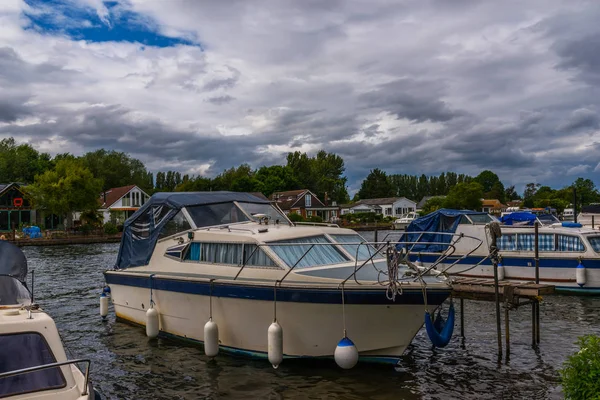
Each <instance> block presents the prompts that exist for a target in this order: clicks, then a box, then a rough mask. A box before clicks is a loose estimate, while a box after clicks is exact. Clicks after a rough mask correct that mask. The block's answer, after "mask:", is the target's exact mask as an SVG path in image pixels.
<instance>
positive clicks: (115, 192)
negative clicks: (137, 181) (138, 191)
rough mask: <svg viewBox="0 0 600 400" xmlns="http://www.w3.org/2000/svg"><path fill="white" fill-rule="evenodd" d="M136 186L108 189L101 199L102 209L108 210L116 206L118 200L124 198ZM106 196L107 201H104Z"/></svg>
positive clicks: (101, 195)
mask: <svg viewBox="0 0 600 400" xmlns="http://www.w3.org/2000/svg"><path fill="white" fill-rule="evenodd" d="M134 187H135V185H129V186H121V187H118V188H112V189H108V190H107V191H106V192H104V193H102V194H100V198H99V199H98V202H99V203H100V208H108V207H110V206H112V205H113V204H115V202H116V201H117V200H119V199H120V198H121V197H123V196H124V195H125V194H127V192H129V191H130V190H131V189H133V188H134ZM105 196H106V201H105V200H104V199H105Z"/></svg>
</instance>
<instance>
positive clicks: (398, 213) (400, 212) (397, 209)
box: [396, 207, 402, 215]
mask: <svg viewBox="0 0 600 400" xmlns="http://www.w3.org/2000/svg"><path fill="white" fill-rule="evenodd" d="M400 214H402V209H401V208H400V207H398V208H396V215H400Z"/></svg>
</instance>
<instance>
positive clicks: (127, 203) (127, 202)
mask: <svg viewBox="0 0 600 400" xmlns="http://www.w3.org/2000/svg"><path fill="white" fill-rule="evenodd" d="M130 195H131V193H127V194H126V195H125V196H123V200H122V201H121V203H122V204H123V207H129V206H130V205H131V199H130V197H129V196H130Z"/></svg>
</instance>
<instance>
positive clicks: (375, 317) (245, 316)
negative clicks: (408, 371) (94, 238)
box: [106, 272, 450, 363]
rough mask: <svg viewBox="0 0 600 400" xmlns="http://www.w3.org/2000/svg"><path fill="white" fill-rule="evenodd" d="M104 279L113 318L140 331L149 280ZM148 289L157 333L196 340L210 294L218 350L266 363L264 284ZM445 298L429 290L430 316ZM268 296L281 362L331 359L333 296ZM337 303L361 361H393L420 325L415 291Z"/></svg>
mask: <svg viewBox="0 0 600 400" xmlns="http://www.w3.org/2000/svg"><path fill="white" fill-rule="evenodd" d="M106 280H107V283H108V284H109V285H110V288H111V293H112V299H113V304H114V308H115V313H116V315H117V317H118V318H120V319H124V320H127V321H130V322H132V323H135V324H139V325H145V324H146V322H145V314H146V310H147V309H148V305H149V302H150V290H149V287H150V282H149V279H148V278H147V277H131V276H126V275H120V273H119V272H109V273H107V274H106ZM152 286H153V288H154V289H153V300H154V302H155V307H156V309H157V310H158V312H159V315H160V317H159V321H160V331H161V334H162V335H168V336H175V337H180V338H183V339H186V340H191V341H195V342H203V340H204V337H203V336H204V330H203V328H204V324H205V323H206V322H207V321H208V319H209V317H210V299H211V296H210V292H211V290H212V293H213V296H212V318H213V321H214V322H216V323H217V325H218V327H219V343H220V349H221V350H222V351H225V352H230V353H234V354H241V355H247V356H253V357H266V355H267V329H268V328H269V325H270V324H271V323H272V322H273V319H274V312H275V302H274V301H273V299H274V296H275V292H274V290H273V287H272V286H270V287H264V286H263V287H260V286H257V285H255V286H242V285H227V284H222V283H221V284H217V283H215V284H213V287H212V289H211V285H210V283H208V282H206V281H193V280H184V281H181V280H176V279H161V278H156V277H155V278H153V281H152ZM449 294H450V290H449V289H443V290H439V289H438V290H429V291H428V296H427V297H428V299H427V302H428V307H427V308H428V310H429V311H433V310H435V308H437V306H438V305H439V304H441V303H442V302H443V301H444V300H445V299H446V298H447V296H448V295H449ZM276 296H277V302H276V313H277V322H278V323H279V324H280V325H281V327H282V328H283V352H284V357H286V358H320V357H332V356H333V352H334V350H335V348H336V345H337V343H338V342H339V340H340V339H341V338H342V337H343V334H344V333H343V332H344V324H343V314H342V304H341V291H340V290H318V289H298V288H295V289H292V288H285V287H283V288H278V289H277V294H276ZM345 300H346V301H345V303H346V304H345V316H346V330H347V334H348V337H349V338H350V339H351V340H352V341H353V342H354V343H355V345H356V347H357V349H358V350H359V355H360V357H361V360H362V361H370V362H380V363H396V362H397V358H398V357H399V356H400V355H402V353H403V352H404V350H405V349H406V347H407V346H408V345H409V344H410V342H411V341H412V339H413V338H414V336H415V335H416V333H417V332H418V331H419V329H420V328H421V326H422V325H423V321H424V311H425V306H424V303H423V294H422V291H421V290H420V289H418V288H417V289H414V290H410V291H407V290H405V291H404V293H403V294H402V295H398V296H397V297H396V301H395V302H392V301H389V300H387V298H386V296H385V288H379V290H377V291H374V290H346V291H345Z"/></svg>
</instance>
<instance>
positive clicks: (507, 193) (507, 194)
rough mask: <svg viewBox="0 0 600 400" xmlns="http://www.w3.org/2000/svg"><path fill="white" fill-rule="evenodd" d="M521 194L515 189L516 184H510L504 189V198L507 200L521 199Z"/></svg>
mask: <svg viewBox="0 0 600 400" xmlns="http://www.w3.org/2000/svg"><path fill="white" fill-rule="evenodd" d="M520 198H521V196H519V194H518V193H517V191H516V190H515V185H512V186H509V187H507V188H506V189H504V199H505V200H506V201H512V200H519V199H520Z"/></svg>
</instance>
